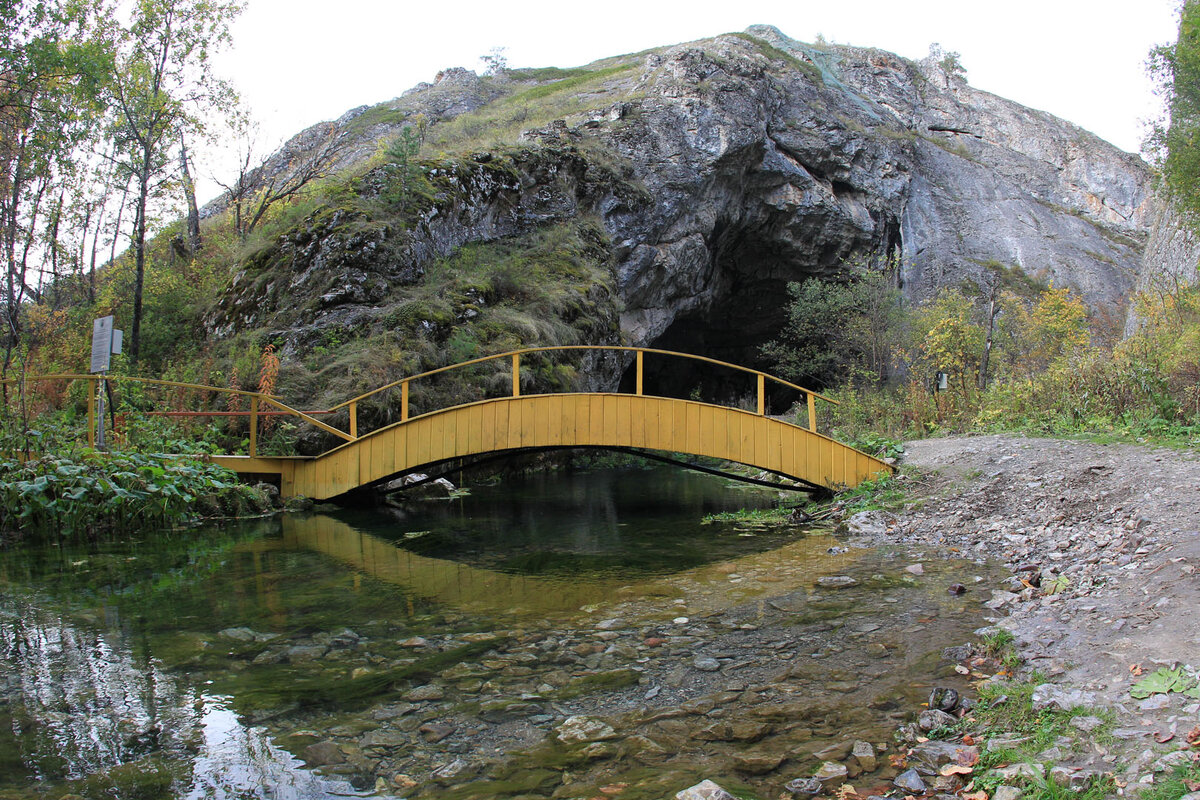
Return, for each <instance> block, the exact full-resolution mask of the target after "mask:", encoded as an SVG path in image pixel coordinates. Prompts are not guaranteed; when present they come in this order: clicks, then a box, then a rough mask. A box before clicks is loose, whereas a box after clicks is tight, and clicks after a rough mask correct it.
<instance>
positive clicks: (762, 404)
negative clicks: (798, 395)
mask: <svg viewBox="0 0 1200 800" xmlns="http://www.w3.org/2000/svg"><path fill="white" fill-rule="evenodd" d="M809 396H810V397H811V396H812V395H809ZM766 413H767V376H766V375H763V374H762V373H761V372H760V373H759V374H758V415H759V416H760V417H762V416H766Z"/></svg>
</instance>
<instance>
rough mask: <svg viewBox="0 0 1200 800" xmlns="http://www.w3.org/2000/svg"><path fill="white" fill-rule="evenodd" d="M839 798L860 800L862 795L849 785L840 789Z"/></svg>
mask: <svg viewBox="0 0 1200 800" xmlns="http://www.w3.org/2000/svg"><path fill="white" fill-rule="evenodd" d="M837 796H838V800H858V798H859V797H861V796H862V795H860V794H859V793H858V790H857V789H855V788H854V787H853V786H851V785H850V784H848V783H847V784H843V785H842V786H840V787H838V790H837Z"/></svg>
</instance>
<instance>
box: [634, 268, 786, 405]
mask: <svg viewBox="0 0 1200 800" xmlns="http://www.w3.org/2000/svg"><path fill="white" fill-rule="evenodd" d="M788 280H789V279H785V278H783V277H773V276H759V277H757V278H750V277H748V276H746V275H744V274H737V275H734V276H733V280H730V281H729V282H728V285H727V287H726V288H725V291H724V292H719V293H718V294H717V299H715V300H714V301H713V302H712V303H711V304H710V305H709V306H707V307H704V308H699V309H696V310H694V311H691V312H688V313H685V314H682V315H680V316H679V317H678V318H676V320H675V321H674V322H673V323H671V325H670V327H668V328H667V329H666V330H665V331H663V333H662V334H661V335H660V336H658V338H656V339H655V340H653V341H652V342H650V343H649V344H648V345H647V346H648V347H652V348H655V349H659V350H672V351H675V352H678V353H689V354H692V355H698V356H705V357H707V358H713V359H717V360H718V361H726V362H729V363H731V364H737V365H738V366H742V367H748V368H750V369H757V370H762V371H763V372H768V373H770V372H772V371H773V370H772V368H773V365H772V364H771V363H770V362H769V361H768V360H767V359H765V358H763V356H762V354H761V352H760V351H761V349H762V346H763V345H764V344H766V343H767V342H769V341H771V340H772V339H774V338H775V337H776V336H778V334H779V331H780V329H781V328H782V327H783V325H784V323H785V322H786V320H787V305H788V292H787V283H788ZM791 280H795V278H791ZM642 377H643V392H644V393H645V394H650V395H657V396H660V397H678V398H681V399H692V400H700V401H702V402H708V403H716V404H721V405H741V406H742V407H744V408H746V409H747V410H753V409H755V408H756V406H757V381H756V380H755V378H754V376H752V375H748V374H746V373H744V372H741V371H740V370H733V369H727V368H722V367H719V366H716V365H712V364H703V363H699V362H696V361H691V360H688V359H682V358H672V357H670V356H656V355H653V354H648V355H647V356H646V357H645V360H644V363H643V376H642ZM636 382H637V368H636V366H635V365H634V364H631V365H630V366H629V367H628V368H627V369H626V370H625V373H624V374H623V375H622V378H621V386H620V390H621V391H623V392H632V391H634V390H635V387H636ZM799 397H800V395H799V393H798V392H795V391H792V390H789V389H787V388H786V387H783V386H780V385H779V384H776V383H774V382H768V384H767V413H768V414H782V413H784V412H785V411H787V410H788V408H790V407H791V405H792V404H793V403H795V402H796V401H797V400H798V399H799Z"/></svg>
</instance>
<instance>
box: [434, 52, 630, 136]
mask: <svg viewBox="0 0 1200 800" xmlns="http://www.w3.org/2000/svg"><path fill="white" fill-rule="evenodd" d="M637 67H638V62H637V61H634V60H629V61H625V62H624V63H617V64H613V65H611V66H606V67H601V68H599V69H585V70H583V71H581V72H576V71H571V72H572V73H573V74H571V75H569V76H567V77H564V78H561V79H558V80H555V81H554V82H552V83H542V84H539V85H537V86H532V87H530V88H528V89H523V90H520V91H517V92H514V93H513V94H510V95H507V96H505V97H500V98H497V99H496V100H494V101H492V102H491V103H488V104H487V105H485V106H483V107H482V108H479V109H476V110H475V111H471V112H468V113H466V114H461V115H459V116H457V117H455V118H454V119H450V120H446V121H444V122H440V123H438V124H436V125H433V126H431V127H430V129H429V132H428V133H427V134H426V137H425V143H424V145H423V146H422V150H421V152H422V154H424V155H433V154H437V153H462V152H467V151H470V150H477V149H481V148H484V149H487V148H503V147H506V146H510V145H513V144H516V143H517V141H518V139H519V138H520V135H521V133H522V132H523V131H527V130H533V129H537V128H543V127H545V126H546V125H548V124H550V123H551V122H552V121H554V120H556V119H562V118H563V117H567V116H570V115H572V114H578V113H581V112H583V111H587V110H589V109H594V108H604V107H607V106H610V105H612V104H613V103H616V102H618V101H621V100H628V99H631V98H632V96H633V95H632V93H631V82H630V81H628V80H623V78H624V77H625V76H626V74H627V73H630V72H632V71H634V70H635V69H637Z"/></svg>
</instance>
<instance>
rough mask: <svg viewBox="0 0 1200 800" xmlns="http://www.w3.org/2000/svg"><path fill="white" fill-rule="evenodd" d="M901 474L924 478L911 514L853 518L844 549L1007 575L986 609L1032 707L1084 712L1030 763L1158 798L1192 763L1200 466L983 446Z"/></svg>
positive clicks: (1116, 450) (923, 456)
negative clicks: (876, 548)
mask: <svg viewBox="0 0 1200 800" xmlns="http://www.w3.org/2000/svg"><path fill="white" fill-rule="evenodd" d="M905 463H906V464H907V465H909V466H910V467H913V468H915V474H916V475H919V476H920V477H919V478H916V479H913V478H909V480H910V481H913V482H914V483H915V484H916V485H915V486H914V488H913V490H912V492H911V495H910V500H909V502H908V503H907V504H906V506H905V508H904V509H903V510H901V511H898V512H895V513H884V512H865V513H862V514H857V515H855V516H853V517H851V518H850V519H849V520H848V521H847V523H846V525H845V531H846V535H847V537H848V541H849V542H850V543H853V544H856V545H872V544H883V543H889V542H891V543H901V544H904V545H906V546H909V547H914V548H918V549H924V548H927V549H928V550H929V552H930V554H931V555H932V554H936V555H940V556H944V557H959V558H961V557H964V556H966V557H970V558H981V559H989V560H996V561H999V562H1001V563H1003V564H1005V565H1007V568H1008V569H1009V570H1010V571H1011V575H1010V577H1009V578H1008V579H1007V581H1006V585H1005V586H1004V587H1003V588H1002V589H999V590H996V591H993V592H992V597H991V599H990V600H989V601H988V605H989V607H991V608H993V609H994V611H995V621H996V624H997V625H999V626H1000V627H1002V628H1003V629H1004V630H1007V631H1009V632H1011V634H1012V647H1013V649H1014V652H1015V654H1016V655H1017V656H1018V657H1019V658H1020V659H1021V661H1022V662H1023V665H1022V666H1021V667H1020V668H1019V670H1018V672H1017V675H1016V680H1018V681H1023V682H1026V683H1028V682H1029V680H1030V679H1032V682H1033V683H1035V684H1038V685H1039V686H1042V687H1044V688H1040V689H1038V690H1037V691H1036V692H1035V695H1034V697H1033V698H1032V699H1033V705H1034V707H1035V708H1036V709H1038V710H1040V709H1041V708H1055V707H1061V708H1065V709H1069V708H1071V707H1076V706H1082V707H1086V708H1087V709H1088V711H1087V713H1086V714H1082V715H1081V714H1079V712H1075V713H1076V716H1078V718H1079V719H1080V720H1084V721H1081V722H1079V723H1078V724H1073V725H1072V726H1071V727H1070V729H1069V732H1068V733H1066V734H1065V735H1063V736H1061V737H1059V740H1058V741H1054V742H1052V743H1051V744H1050V745H1049V746H1047V747H1045V748H1044V749H1042V750H1041V752H1038V753H1033V754H1025V755H1027V756H1029V761H1030V762H1032V763H1033V764H1035V765H1036V764H1040V765H1042V766H1043V767H1044V769H1045V771H1046V773H1047V774H1048V773H1049V771H1050V770H1051V769H1052V768H1054V767H1060V768H1061V769H1060V770H1059V776H1060V780H1066V781H1067V782H1072V781H1073V782H1074V783H1075V784H1082V783H1084V782H1086V781H1089V780H1093V779H1103V778H1104V776H1106V775H1111V780H1112V784H1111V792H1110V793H1111V794H1112V795H1116V796H1138V794H1139V793H1140V792H1155V791H1157V790H1156V787H1162V786H1163V785H1164V784H1165V783H1167V782H1169V780H1170V778H1171V775H1172V773H1173V772H1174V769H1175V767H1178V766H1181V765H1183V766H1187V765H1194V764H1195V762H1196V757H1197V753H1198V752H1200V748H1197V747H1196V746H1195V744H1194V743H1195V741H1196V739H1197V737H1198V736H1200V734H1198V733H1197V731H1196V728H1197V725H1198V724H1200V700H1198V698H1197V697H1196V692H1195V691H1194V689H1193V687H1194V686H1195V685H1196V681H1195V680H1194V676H1195V671H1194V667H1195V666H1196V665H1200V614H1197V613H1196V597H1197V596H1200V574H1198V573H1197V570H1198V569H1200V533H1198V532H1197V528H1198V527H1200V524H1198V523H1200V521H1198V519H1197V515H1196V509H1197V502H1198V501H1200V474H1198V473H1197V467H1200V461H1197V458H1196V456H1195V455H1194V454H1192V453H1186V452H1178V451H1174V450H1167V449H1161V448H1154V447H1149V446H1137V445H1126V444H1096V443H1089V442H1073V441H1062V440H1052V439H1029V438H1022V437H1008V436H986V437H958V438H949V439H930V440H922V441H915V442H911V443H909V444H908V445H907V453H906V457H905ZM910 474H911V473H910ZM1156 674H1157V677H1156V678H1154V679H1152V680H1148V679H1150V678H1151V676H1154V675H1156ZM1135 695H1136V696H1135ZM967 727H968V728H969V727H970V726H969V724H968V725H967ZM993 750H994V749H993ZM1192 768H1193V769H1194V767H1192ZM1033 771H1035V772H1040V771H1041V770H1040V769H1039V768H1037V767H1034V768H1033ZM1071 776H1078V778H1077V779H1075V778H1071ZM1192 777H1195V776H1192ZM1009 782H1011V783H1016V784H1017V785H1020V784H1021V783H1022V782H1023V781H1022V780H1015V779H1014V780H1011V781H1009ZM1176 785H1179V784H1176ZM1182 785H1183V786H1184V788H1185V789H1189V790H1190V787H1189V786H1188V785H1187V784H1182ZM1172 791H1173V790H1172ZM1154 796H1161V797H1163V798H1164V799H1165V798H1166V797H1168V796H1169V797H1177V796H1178V795H1175V794H1161V793H1160V794H1157V795H1154ZM1190 796H1191V795H1189V797H1190Z"/></svg>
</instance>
